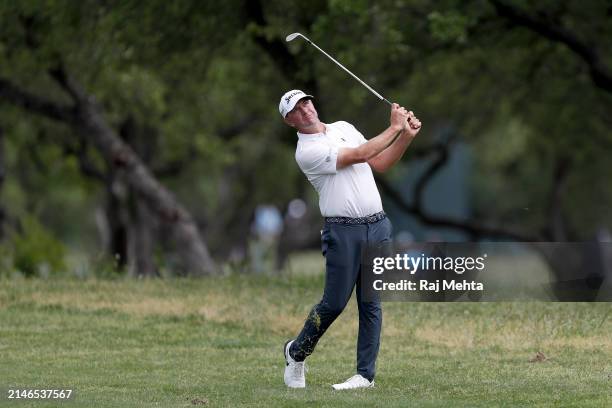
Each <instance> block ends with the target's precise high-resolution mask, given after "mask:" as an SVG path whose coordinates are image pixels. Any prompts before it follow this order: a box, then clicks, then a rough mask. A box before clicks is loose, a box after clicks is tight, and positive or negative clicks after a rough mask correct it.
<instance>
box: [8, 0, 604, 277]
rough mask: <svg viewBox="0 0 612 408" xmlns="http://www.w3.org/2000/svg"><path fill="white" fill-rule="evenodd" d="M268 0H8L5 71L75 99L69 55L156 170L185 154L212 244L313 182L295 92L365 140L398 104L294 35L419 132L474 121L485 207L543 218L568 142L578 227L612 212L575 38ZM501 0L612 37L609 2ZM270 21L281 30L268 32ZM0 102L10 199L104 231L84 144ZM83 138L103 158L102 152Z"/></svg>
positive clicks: (599, 135)
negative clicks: (68, 88) (291, 113)
mask: <svg viewBox="0 0 612 408" xmlns="http://www.w3.org/2000/svg"><path fill="white" fill-rule="evenodd" d="M260 3H263V4H262V10H261V12H262V15H263V17H264V20H265V21H264V22H263V23H262V22H260V21H259V22H255V21H254V19H253V18H251V17H250V16H249V13H248V11H247V10H248V9H249V7H255V6H256V4H255V3H248V4H245V2H243V1H238V0H231V1H224V2H202V1H177V2H168V1H162V0H151V1H147V2H142V1H136V0H126V1H111V2H99V1H94V0H86V1H80V2H77V1H68V0H64V1H48V2H43V3H41V2H37V1H21V2H2V3H1V4H0V20H1V21H2V24H1V25H0V77H2V78H7V79H9V80H11V82H14V83H16V84H18V85H20V86H21V87H23V88H24V89H27V90H28V91H30V92H32V93H34V94H36V95H39V96H41V97H44V98H47V99H50V100H53V101H58V102H61V103H65V104H69V103H70V98H69V96H68V95H66V94H65V93H64V92H63V91H62V90H61V89H60V88H59V87H58V86H57V84H56V83H55V82H54V81H53V80H52V79H51V78H50V77H49V75H48V69H49V68H50V67H53V66H54V65H55V64H57V63H58V62H59V61H62V62H63V63H64V66H65V67H66V69H67V70H68V71H69V72H70V73H71V74H72V75H74V76H75V78H76V79H77V80H78V81H79V82H80V83H82V84H83V86H84V87H85V89H86V90H87V92H89V93H90V94H92V95H93V96H95V97H96V98H97V100H98V101H99V102H100V103H101V105H102V106H103V107H104V110H105V113H106V117H107V119H108V120H109V122H110V123H111V124H112V125H113V126H114V127H115V128H116V129H119V128H120V126H121V125H122V124H123V123H125V121H126V120H127V119H128V118H131V119H132V120H133V121H134V123H135V125H136V127H138V128H139V129H140V132H139V133H138V134H137V136H136V140H132V141H131V142H132V144H133V145H134V146H135V147H137V148H139V149H140V150H138V149H137V150H138V153H139V154H141V155H142V156H143V157H145V156H146V157H147V164H148V165H149V166H150V168H151V169H153V170H155V169H164V168H165V167H166V165H167V164H173V163H180V166H179V167H180V171H178V172H176V173H173V174H172V173H171V174H164V175H163V182H164V184H165V185H167V186H168V187H170V188H171V190H172V191H173V192H175V193H176V194H177V195H178V196H179V197H180V198H181V200H182V202H184V203H185V204H186V205H187V206H188V208H189V209H190V210H191V211H192V212H193V213H194V216H195V218H196V219H198V220H199V221H201V224H202V225H206V228H207V229H208V231H207V233H208V234H212V237H210V238H207V239H209V240H210V241H214V242H213V244H212V245H213V246H218V247H224V246H228V245H231V244H232V242H231V240H232V239H233V237H230V236H229V234H225V233H224V232H225V231H227V230H228V228H231V227H233V226H234V224H235V223H236V222H237V221H236V214H237V213H247V214H248V213H249V212H250V211H252V209H253V208H255V206H257V205H258V204H263V203H274V204H277V205H283V204H284V203H286V201H287V200H288V199H291V198H293V197H294V196H295V195H297V194H300V195H304V191H308V192H311V188H310V186H308V185H307V184H306V183H307V181H306V180H305V178H304V177H303V175H302V174H301V173H300V172H299V169H297V166H296V165H295V161H294V158H293V151H294V146H295V133H294V132H293V131H291V130H290V129H288V128H286V127H285V126H284V124H283V123H282V121H281V120H280V118H279V115H278V112H277V110H276V105H277V103H278V97H279V96H280V94H282V92H283V91H284V90H286V89H289V88H293V87H296V86H298V85H297V84H304V83H308V84H311V85H315V86H316V87H317V88H318V89H316V91H317V92H318V94H317V95H316V97H317V99H316V104H317V107H318V108H320V111H321V116H322V119H323V120H324V121H330V122H331V121H335V120H339V119H341V120H348V121H350V122H353V123H355V125H356V126H357V127H358V128H359V129H360V130H362V133H364V134H365V135H366V136H367V137H371V136H374V135H376V134H378V133H379V132H380V130H382V129H383V128H384V126H385V125H386V123H387V122H386V121H387V117H388V111H387V108H386V107H385V106H383V105H382V104H380V103H379V101H377V100H376V98H374V97H373V96H372V95H371V94H369V93H368V91H367V90H365V89H363V88H362V87H360V86H359V85H358V84H356V83H355V82H354V81H353V80H352V79H351V78H349V77H348V76H347V75H346V73H344V72H343V71H341V70H339V69H337V68H336V67H335V66H334V65H333V64H332V63H331V62H330V61H329V60H327V59H326V58H325V57H323V56H322V55H321V54H320V53H318V51H316V50H315V49H313V47H311V46H309V45H308V44H307V43H305V42H304V41H294V42H292V43H290V44H286V43H284V41H283V39H284V36H285V35H286V34H288V33H289V32H294V31H300V32H303V33H304V34H306V35H307V36H309V37H310V38H312V39H313V40H314V41H315V42H316V43H317V44H318V45H320V46H321V47H322V48H323V49H325V50H327V51H329V52H330V53H331V54H332V55H333V56H334V57H336V58H337V59H338V60H339V61H340V62H342V63H343V64H344V65H346V66H347V67H348V68H349V69H351V70H352V71H354V72H355V73H356V74H357V75H359V76H360V77H362V78H363V79H364V80H366V82H368V83H369V84H370V85H372V86H373V87H374V88H375V89H377V90H378V91H380V92H381V93H382V94H383V95H385V96H386V97H388V99H391V100H393V101H398V102H400V103H402V104H403V105H405V106H408V107H410V108H411V109H413V110H414V111H415V112H416V113H417V114H418V115H419V117H420V118H421V119H422V121H423V123H424V129H423V131H422V132H421V134H420V135H419V137H418V138H417V140H415V142H414V145H413V147H416V148H419V147H423V146H424V145H427V144H429V143H430V142H431V141H432V140H434V138H435V137H436V130H435V129H436V128H437V127H438V125H441V126H447V125H450V126H452V127H454V128H455V129H456V130H457V131H458V132H459V133H460V134H461V139H462V141H464V142H466V143H467V144H469V146H470V148H471V151H472V152H473V155H472V157H474V158H475V163H474V164H475V165H474V167H473V168H474V169H475V171H474V172H473V180H472V181H471V182H472V187H473V200H472V202H473V204H474V208H473V210H474V211H473V213H474V214H478V215H481V216H483V217H486V219H488V220H491V221H493V222H494V223H497V222H499V221H501V222H503V221H508V220H512V222H514V223H515V224H516V226H517V227H523V228H524V229H527V230H535V229H540V228H541V227H542V226H543V225H544V224H545V223H546V222H547V214H546V211H547V206H548V202H549V201H550V192H551V190H552V173H553V172H552V169H553V168H554V165H555V161H556V160H558V159H559V158H560V157H563V156H567V158H568V159H569V160H570V161H571V163H572V167H571V176H570V177H569V179H568V182H567V185H566V190H565V192H564V195H563V197H564V203H563V210H564V213H565V214H566V216H567V219H568V220H569V222H570V223H571V224H572V226H573V228H574V229H575V230H576V231H578V233H579V237H588V236H590V235H592V233H593V231H594V230H595V229H597V228H599V227H601V226H602V225H604V226H605V225H608V226H610V225H611V224H612V220H611V219H610V217H611V215H610V211H609V210H608V209H609V208H610V207H611V206H612V185H611V184H610V183H608V182H607V180H606V177H604V175H605V174H607V173H609V166H607V157H608V156H609V155H610V152H611V151H612V146H611V145H612V140H611V138H610V132H609V129H610V126H611V124H610V122H609V112H610V110H611V107H612V98H611V97H610V95H609V94H606V93H605V92H603V91H602V90H601V89H599V88H598V87H597V86H595V85H594V83H593V81H592V78H591V77H590V75H589V69H588V67H587V65H586V64H585V62H584V61H583V60H581V59H580V57H579V56H577V55H576V54H575V53H573V52H572V51H571V50H569V49H568V48H567V47H566V46H564V45H561V44H559V43H558V42H555V41H551V40H549V39H546V38H544V37H542V36H541V35H538V34H536V33H534V32H532V31H530V30H528V29H525V28H518V27H515V26H513V25H512V24H509V23H508V22H507V21H506V20H504V19H503V18H500V17H499V16H498V15H497V14H496V12H495V9H494V7H493V6H492V4H491V3H490V2H487V1H482V0H473V1H461V2H460V1H457V0H445V1H437V2H433V1H429V0H418V1H398V0H384V1H380V2H375V3H374V2H367V1H363V0H359V1H347V0H329V1H325V0H313V1H311V2H297V1H289V2H286V1H283V2H281V1H277V0H274V1H266V2H260ZM508 3H509V4H513V5H515V6H516V7H519V8H520V9H521V10H522V11H524V12H525V13H527V14H529V15H532V16H536V17H538V18H539V17H542V18H550V19H551V21H554V22H555V23H556V24H559V25H562V26H563V27H566V28H567V29H568V30H571V31H572V32H574V33H576V35H577V38H579V39H582V40H584V41H585V42H586V43H587V44H591V45H592V47H593V49H594V50H597V49H600V50H601V49H604V50H605V49H606V48H605V47H606V46H607V45H608V44H610V43H611V42H612V28H611V27H612V25H610V24H609V18H608V16H607V14H606V13H607V11H606V10H607V9H606V6H605V4H604V2H598V1H588V2H582V1H568V2H555V1H552V0H550V1H546V2H544V3H537V4H536V3H532V2H526V1H515V2H508ZM245 6H246V7H245ZM257 35H262V36H263V38H264V39H265V40H267V41H271V42H272V41H278V43H272V45H271V46H270V47H269V48H266V47H262V45H261V44H259V43H258V42H256V41H255V37H256V36H257ZM284 45H286V46H287V51H288V55H289V58H292V59H293V61H292V62H293V63H294V65H295V66H296V67H297V68H295V69H294V70H292V71H290V70H288V69H286V67H285V66H284V65H283V64H284V61H282V58H284V57H283V54H282V53H281V54H278V53H274V52H271V51H273V50H276V48H275V47H279V46H284ZM273 47H274V48H273ZM601 55H602V56H603V58H602V63H604V64H607V66H610V63H611V62H610V60H609V55H607V54H605V53H601ZM308 91H310V90H308ZM313 92H314V91H313ZM2 106H3V109H2V110H1V111H0V125H1V126H2V127H3V128H5V130H6V145H7V149H6V167H7V170H8V171H7V173H8V174H9V177H8V179H7V181H6V183H5V186H4V196H3V200H4V201H5V202H3V205H4V207H6V208H8V209H9V212H11V213H14V214H15V213H16V214H17V216H19V215H20V213H19V212H20V211H25V212H30V213H35V214H39V215H40V216H41V219H42V220H44V223H45V225H47V226H48V227H49V229H50V230H51V231H52V232H51V233H52V234H53V235H55V236H56V238H58V239H61V240H66V241H68V240H70V239H72V240H73V241H74V237H77V239H76V240H81V237H83V236H87V237H90V238H88V239H87V241H88V242H89V243H90V245H98V244H97V241H96V239H95V236H96V235H95V226H94V225H93V224H94V221H92V220H93V218H94V217H93V216H92V215H91V214H93V213H94V211H96V210H98V209H99V208H100V207H102V206H103V204H104V199H105V190H104V188H103V184H102V183H101V182H100V181H98V180H95V179H91V178H89V177H86V176H85V175H84V174H83V173H82V171H81V169H80V168H79V163H78V161H77V160H76V158H75V156H74V154H69V153H67V151H68V150H70V149H68V148H72V149H75V148H77V147H78V146H79V139H78V137H77V136H78V135H77V134H76V132H75V131H74V129H72V128H70V127H69V126H66V125H65V124H58V123H53V122H51V121H49V120H47V119H40V118H39V117H37V116H35V115H33V114H31V113H29V112H25V111H23V110H21V109H18V108H15V107H13V106H11V105H10V104H3V105H2ZM236 127H237V128H239V130H238V131H237V132H236V133H232V132H231V131H232V129H235V128H236ZM87 150H88V152H89V154H88V155H89V159H90V161H91V163H92V164H93V165H95V167H96V168H98V169H100V170H101V171H104V170H106V165H105V163H104V161H103V160H101V158H100V156H99V155H98V154H97V153H96V151H95V147H93V146H88V147H87ZM143 151H147V152H148V155H145V154H144V153H143ZM406 157H407V160H410V152H409V153H408V154H407V156H406ZM253 186H255V187H256V188H255V187H253ZM304 186H306V187H304ZM500 197H503V198H504V199H503V200H500ZM315 205H316V204H315ZM451 205H452V204H451ZM526 207H527V208H529V210H528V212H527V213H525V210H524V208H526ZM60 209H61V210H64V211H60ZM71 216H73V218H78V219H79V222H78V223H75V222H74V220H73V219H71ZM246 218H248V217H246ZM96 252H97V251H96ZM111 263H112V262H111ZM102 269H104V268H102ZM110 269H112V268H109V270H110Z"/></svg>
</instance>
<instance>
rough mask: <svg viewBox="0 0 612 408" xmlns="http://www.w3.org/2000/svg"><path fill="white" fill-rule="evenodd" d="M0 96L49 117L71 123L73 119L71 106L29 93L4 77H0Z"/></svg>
mask: <svg viewBox="0 0 612 408" xmlns="http://www.w3.org/2000/svg"><path fill="white" fill-rule="evenodd" d="M0 98H1V99H4V100H5V101H7V102H10V103H12V104H13V105H16V106H19V107H21V108H23V109H26V110H28V111H30V112H33V113H37V114H39V115H43V116H46V117H48V118H50V119H54V120H59V121H63V122H68V123H72V122H73V121H74V119H75V114H74V109H73V107H70V106H65V105H61V104H59V103H57V102H53V101H50V100H47V99H44V98H41V97H39V96H36V95H34V94H31V93H29V92H27V91H25V90H23V89H21V88H20V87H18V86H17V85H15V84H13V83H11V82H10V81H8V80H6V79H4V78H0Z"/></svg>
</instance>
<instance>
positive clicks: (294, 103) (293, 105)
mask: <svg viewBox="0 0 612 408" xmlns="http://www.w3.org/2000/svg"><path fill="white" fill-rule="evenodd" d="M306 98H307V99H314V96H312V95H304V96H302V97H301V98H298V99H296V100H295V102H293V101H291V102H290V103H289V105H288V106H287V113H285V116H284V117H285V118H286V117H287V115H288V114H289V112H291V111H292V110H293V108H295V105H297V103H298V102H299V101H301V100H302V99H306Z"/></svg>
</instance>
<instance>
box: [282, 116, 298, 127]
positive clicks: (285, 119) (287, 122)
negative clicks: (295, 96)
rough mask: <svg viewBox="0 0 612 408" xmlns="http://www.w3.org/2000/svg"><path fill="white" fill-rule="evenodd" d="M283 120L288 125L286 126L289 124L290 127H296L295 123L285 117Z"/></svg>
mask: <svg viewBox="0 0 612 408" xmlns="http://www.w3.org/2000/svg"><path fill="white" fill-rule="evenodd" d="M283 120H284V121H285V123H286V124H288V125H289V126H291V127H295V126H293V123H292V122H291V121H290V120H289V119H287V117H285V118H284V119H283Z"/></svg>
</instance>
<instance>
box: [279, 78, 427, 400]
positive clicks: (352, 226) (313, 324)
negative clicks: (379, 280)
mask: <svg viewBox="0 0 612 408" xmlns="http://www.w3.org/2000/svg"><path fill="white" fill-rule="evenodd" d="M313 99H314V98H313V96H312V95H307V94H305V93H304V92H302V91H300V90H297V89H295V90H291V91H289V92H287V93H285V94H284V95H283V97H282V98H281V100H280V104H279V110H280V114H281V115H282V116H283V118H284V120H285V122H286V123H287V124H288V125H289V126H291V127H294V128H295V129H297V135H298V143H297V149H296V151H295V159H296V161H297V163H298V166H299V167H300V169H301V170H302V172H303V173H304V174H305V175H306V177H307V178H308V181H310V183H311V184H312V185H313V186H314V188H315V190H317V193H318V194H319V208H320V209H321V215H322V216H323V217H325V226H324V228H323V231H322V232H321V243H322V251H323V255H324V256H325V259H326V264H325V266H326V272H325V289H324V291H323V298H322V299H321V301H320V302H319V303H318V304H317V305H315V306H314V307H313V308H312V310H311V312H310V314H309V315H308V317H307V319H306V322H305V323H304V328H303V329H302V331H301V332H300V334H299V335H298V336H297V338H296V339H294V340H289V341H287V343H285V346H284V354H285V362H286V366H285V375H284V377H285V384H286V385H287V386H288V387H290V388H304V387H306V379H305V377H304V360H305V359H306V357H308V356H309V355H310V354H312V352H313V351H314V349H315V346H316V345H317V342H318V341H319V339H320V338H321V336H322V335H323V334H324V333H325V331H326V330H327V328H328V327H329V326H330V325H331V324H332V322H333V321H334V320H335V319H336V317H338V316H339V315H340V313H342V310H343V309H344V307H345V306H346V304H347V302H348V300H349V298H350V297H351V293H352V292H353V287H354V286H355V284H356V285H357V306H358V308H359V334H358V337H357V374H356V375H354V376H352V377H351V378H349V379H348V380H346V381H345V382H343V383H341V384H334V385H333V388H334V389H336V390H346V389H354V388H366V387H371V386H373V385H374V374H375V366H376V357H377V355H378V348H379V345H380V329H381V326H382V309H381V305H380V303H379V302H365V301H362V299H361V293H360V286H361V285H360V258H361V246H362V245H365V244H368V243H371V244H375V243H380V242H384V241H388V240H390V239H391V222H390V221H389V219H388V218H387V216H386V215H385V213H384V211H383V207H382V202H381V200H380V194H379V193H378V189H377V188H376V183H375V182H374V176H373V175H372V169H374V170H376V171H378V172H385V171H387V170H388V169H389V168H391V167H392V166H393V165H394V164H395V163H397V162H398V161H399V159H400V158H401V157H402V155H403V154H404V152H405V151H406V148H407V147H408V145H409V144H410V142H411V141H412V139H413V138H414V137H415V136H416V134H417V133H418V132H419V130H420V128H421V122H420V121H419V120H418V119H417V118H416V117H415V116H414V115H413V113H412V112H408V111H407V110H406V109H404V108H403V107H401V106H399V105H397V104H393V105H392V107H391V118H390V123H389V127H388V128H387V129H385V130H384V131H383V132H382V133H381V134H379V135H378V136H376V137H374V138H372V139H370V140H369V141H368V140H366V139H365V138H364V137H363V135H362V134H361V133H359V131H358V130H357V129H355V127H353V125H351V124H350V123H347V122H335V123H330V124H327V123H323V122H321V121H320V120H319V117H318V115H317V111H316V109H315V107H314V104H313Z"/></svg>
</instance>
